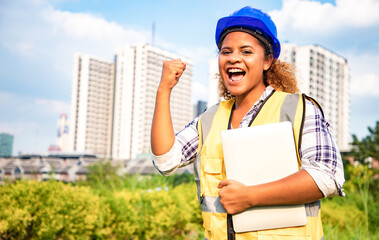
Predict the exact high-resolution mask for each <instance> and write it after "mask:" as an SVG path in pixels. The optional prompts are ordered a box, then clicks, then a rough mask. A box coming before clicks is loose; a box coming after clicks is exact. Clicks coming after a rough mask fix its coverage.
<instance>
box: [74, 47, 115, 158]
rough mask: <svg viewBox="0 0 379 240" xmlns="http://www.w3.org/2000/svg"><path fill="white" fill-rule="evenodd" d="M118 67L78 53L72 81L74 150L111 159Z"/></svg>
mask: <svg viewBox="0 0 379 240" xmlns="http://www.w3.org/2000/svg"><path fill="white" fill-rule="evenodd" d="M113 89H114V65H113V63H112V62H108V61H104V60H102V59H99V58H96V57H92V56H89V55H84V54H76V55H75V59H74V71H73V81H72V97H71V114H70V133H69V135H70V151H75V152H87V153H92V154H97V155H98V156H99V157H110V156H111V138H112V115H113Z"/></svg>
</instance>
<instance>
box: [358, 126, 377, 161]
mask: <svg viewBox="0 0 379 240" xmlns="http://www.w3.org/2000/svg"><path fill="white" fill-rule="evenodd" d="M368 131H369V133H370V134H369V135H368V136H366V137H364V138H363V139H362V140H359V139H358V138H357V136H356V135H353V142H352V145H353V151H352V155H353V156H354V158H355V160H356V161H358V162H360V163H361V164H368V162H367V159H368V158H369V157H372V158H374V159H377V160H379V121H377V122H376V126H375V127H374V128H370V127H369V128H368Z"/></svg>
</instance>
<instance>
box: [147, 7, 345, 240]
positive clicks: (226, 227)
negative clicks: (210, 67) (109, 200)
mask: <svg viewBox="0 0 379 240" xmlns="http://www.w3.org/2000/svg"><path fill="white" fill-rule="evenodd" d="M216 44H217V46H218V48H219V59H218V63H219V72H220V89H221V94H222V95H223V97H224V98H225V99H226V101H222V102H221V103H220V104H219V105H216V106H213V107H210V108H209V109H208V110H207V111H206V112H205V113H204V114H203V115H202V116H200V117H199V118H197V119H195V120H194V121H192V122H191V123H190V124H189V125H188V126H187V127H186V128H185V129H183V130H182V131H180V132H179V133H177V135H175V134H174V131H173V128H172V123H171V116H170V106H169V102H170V93H171V90H172V88H173V87H174V86H175V85H176V84H177V82H178V81H179V78H180V76H181V74H182V73H183V71H185V67H186V65H185V63H183V62H182V61H181V60H180V59H178V60H173V61H167V62H165V63H164V64H163V70H162V77H161V82H160V84H159V87H158V91H157V97H156V107H155V112H154V118H153V124H152V131H151V150H152V153H153V161H154V164H155V166H156V167H157V169H158V170H159V171H160V172H161V173H162V174H164V175H169V174H171V173H173V172H174V171H175V170H176V169H177V168H178V167H181V166H185V165H187V164H189V163H192V162H194V165H195V180H196V183H197V191H198V197H199V202H200V205H201V208H202V215H203V222H204V227H205V232H204V237H205V238H206V239H261V238H262V239H278V238H279V239H294V238H296V239H323V231H322V224H321V217H320V213H319V210H320V201H319V200H320V199H321V198H323V197H329V196H335V195H341V196H343V195H344V193H343V191H342V185H343V183H344V177H343V167H342V161H341V157H340V154H339V151H338V148H337V146H336V144H335V142H334V140H333V138H332V136H331V134H330V133H329V131H328V126H329V124H328V123H327V122H326V121H325V120H324V118H323V114H322V111H321V109H320V108H319V106H318V104H317V103H316V102H315V101H314V100H312V99H310V98H308V97H304V95H299V94H289V93H286V92H290V93H294V92H296V91H297V87H296V81H295V78H294V74H293V71H292V69H291V67H289V65H287V64H284V63H280V61H279V60H278V59H277V58H278V57H279V54H280V42H279V40H278V39H277V33H276V26H275V24H274V23H273V22H272V20H271V18H270V17H269V16H268V15H267V14H266V13H263V12H262V11H260V10H258V9H254V8H251V7H244V8H242V9H240V10H238V11H236V12H234V13H233V14H232V15H230V16H228V17H225V18H221V19H220V20H219V21H218V24H217V29H216ZM286 109H290V110H286ZM282 115H283V116H285V118H286V119H292V120H291V122H292V125H293V130H294V135H295V142H296V146H297V151H298V152H297V153H298V163H299V166H301V169H300V171H299V172H297V173H295V174H292V175H290V176H288V177H286V178H283V179H280V180H278V181H274V182H270V183H266V184H262V185H255V186H245V185H243V184H242V183H239V182H237V181H234V180H232V179H226V175H225V167H224V163H223V157H222V147H220V146H221V140H220V133H221V131H222V130H226V129H228V128H229V129H231V128H243V127H249V126H253V125H261V124H266V123H273V122H278V121H282ZM288 116H290V117H288ZM291 116H292V117H291ZM253 156H254V153H252V157H253ZM283 204H305V206H306V210H307V225H306V226H302V227H291V228H281V229H272V230H263V231H255V232H247V233H234V231H233V227H232V224H231V218H230V217H229V216H230V214H235V213H239V212H241V211H244V210H245V209H247V208H250V207H254V206H264V205H283Z"/></svg>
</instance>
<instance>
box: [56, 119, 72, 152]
mask: <svg viewBox="0 0 379 240" xmlns="http://www.w3.org/2000/svg"><path fill="white" fill-rule="evenodd" d="M57 127H58V129H57V142H56V144H57V146H58V148H59V151H62V152H68V151H69V145H68V143H69V132H68V129H69V122H68V118H67V114H61V116H60V118H59V120H58V122H57Z"/></svg>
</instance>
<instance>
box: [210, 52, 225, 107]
mask: <svg viewBox="0 0 379 240" xmlns="http://www.w3.org/2000/svg"><path fill="white" fill-rule="evenodd" d="M208 74H209V78H208V101H207V102H208V104H207V105H208V107H211V106H213V105H215V104H217V103H218V102H220V101H221V100H222V98H221V97H220V96H219V91H218V81H219V80H218V79H219V78H218V74H219V71H218V59H217V58H214V59H211V60H210V61H209V70H208Z"/></svg>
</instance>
